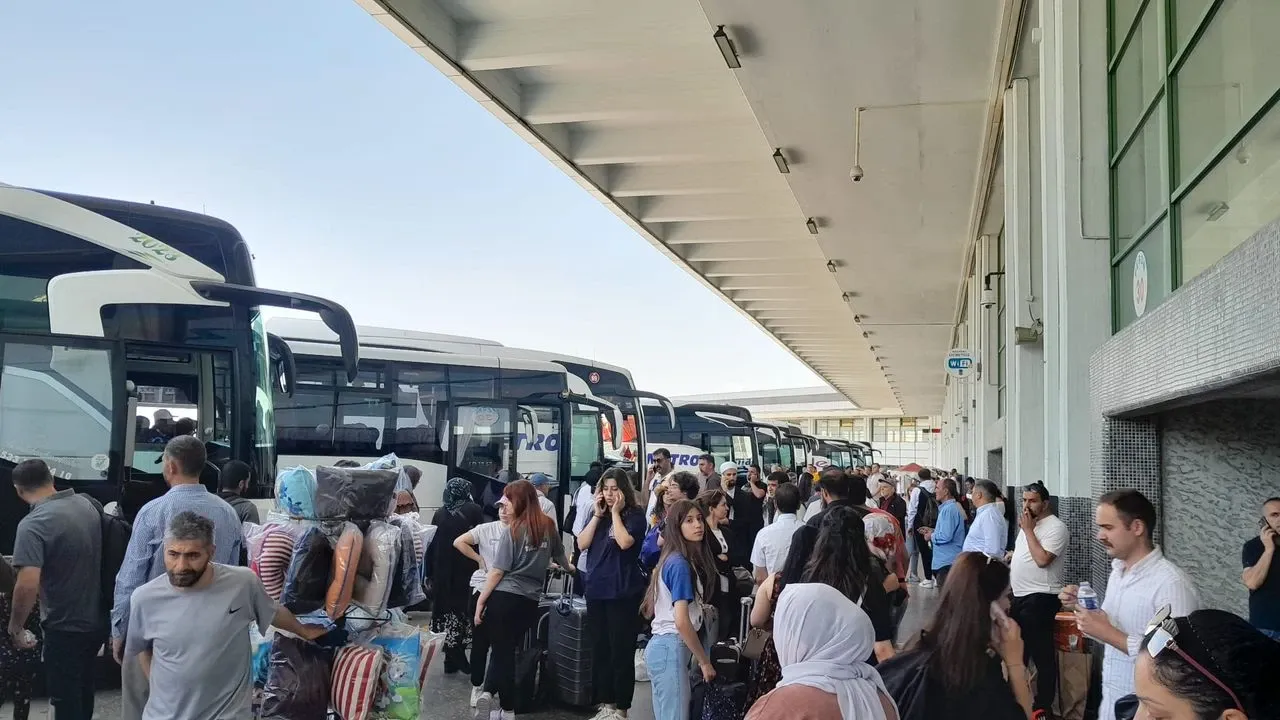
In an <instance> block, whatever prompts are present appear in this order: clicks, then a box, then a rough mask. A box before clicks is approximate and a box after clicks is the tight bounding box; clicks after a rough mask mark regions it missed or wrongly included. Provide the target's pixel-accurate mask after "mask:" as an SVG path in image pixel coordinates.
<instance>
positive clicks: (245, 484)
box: [218, 460, 262, 525]
mask: <svg viewBox="0 0 1280 720" xmlns="http://www.w3.org/2000/svg"><path fill="white" fill-rule="evenodd" d="M252 477H253V470H252V469H250V467H249V466H248V465H247V464H246V463H243V462H240V461H239V460H232V461H230V462H228V463H227V464H226V465H223V466H222V473H221V476H220V477H219V479H218V497H220V498H222V499H223V500H226V501H227V504H228V505H230V506H231V509H232V510H235V511H236V516H237V517H239V518H240V522H241V524H243V523H247V522H251V523H253V524H254V525H260V524H261V523H262V521H261V520H259V519H258V507H257V506H256V505H254V504H253V501H252V500H249V499H247V498H245V497H243V495H244V494H245V493H246V492H248V490H249V480H250V478H252Z"/></svg>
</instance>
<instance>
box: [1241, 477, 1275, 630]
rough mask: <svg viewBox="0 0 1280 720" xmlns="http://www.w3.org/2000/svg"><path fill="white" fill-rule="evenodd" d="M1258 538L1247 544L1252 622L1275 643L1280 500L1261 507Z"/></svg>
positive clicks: (1246, 582)
mask: <svg viewBox="0 0 1280 720" xmlns="http://www.w3.org/2000/svg"><path fill="white" fill-rule="evenodd" d="M1258 525H1259V527H1260V530H1259V532H1258V537H1256V538H1251V539H1250V540H1249V542H1247V543H1245V544H1244V549H1243V550H1242V552H1241V560H1243V561H1244V574H1243V576H1242V579H1243V580H1244V585H1245V587H1247V588H1249V622H1251V623H1253V626H1254V627H1256V628H1258V629H1259V630H1261V631H1262V633H1263V634H1264V635H1266V636H1267V637H1270V638H1271V639H1272V640H1280V566H1278V565H1277V561H1276V540H1277V539H1280V497H1273V498H1271V499H1269V500H1267V501H1266V502H1264V503H1262V520H1261V521H1259V523H1258Z"/></svg>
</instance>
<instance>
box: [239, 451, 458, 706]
mask: <svg viewBox="0 0 1280 720" xmlns="http://www.w3.org/2000/svg"><path fill="white" fill-rule="evenodd" d="M402 486H403V487H407V486H408V481H407V478H405V477H404V474H403V470H402V469H401V467H400V465H399V461H398V460H396V459H395V457H394V456H389V457H388V458H382V459H380V460H378V461H375V462H374V463H370V464H369V465H367V466H365V467H362V468H334V467H319V468H316V471H315V472H314V473H313V472H311V471H310V470H308V469H307V468H303V467H294V468H288V469H285V470H282V471H281V472H280V473H279V476H278V477H277V480H276V509H275V510H274V511H273V512H271V513H269V514H268V516H267V518H266V522H265V523H264V524H262V525H253V524H245V526H244V535H245V544H246V546H247V547H248V557H249V564H250V567H251V568H252V569H253V571H254V572H255V573H257V575H258V577H259V578H260V579H261V580H262V583H263V586H264V587H265V588H266V590H267V594H268V595H270V596H271V597H272V598H273V599H275V600H276V601H278V602H280V604H281V605H283V606H284V607H286V608H288V609H289V610H290V611H291V612H293V613H294V614H295V615H296V616H297V617H298V619H299V620H300V621H301V622H303V623H305V624H318V625H324V626H326V627H342V628H344V629H345V630H346V632H347V637H348V640H349V642H348V643H347V644H346V645H345V646H343V647H341V648H339V649H337V650H336V651H335V650H332V649H329V648H323V647H320V646H319V645H316V644H313V643H309V642H306V641H304V640H302V639H300V638H296V637H293V636H291V635H288V634H286V633H283V632H277V631H276V630H275V629H271V630H269V631H268V632H267V635H266V636H260V635H257V634H256V632H255V633H253V634H254V637H253V647H254V650H253V653H254V656H253V680H254V684H255V687H256V688H258V692H257V693H256V702H255V708H256V715H257V717H259V718H264V719H271V720H325V719H326V718H333V717H336V718H341V720H368V719H370V718H376V719H378V720H384V719H385V720H417V718H418V717H419V716H420V715H421V711H422V708H421V694H422V688H423V684H424V682H425V680H426V675H427V670H428V668H429V667H430V665H431V661H432V659H433V658H434V656H435V655H436V652H437V650H438V649H439V647H440V646H441V643H442V641H443V636H442V635H438V634H435V633H429V632H425V631H424V630H422V629H421V628H418V627H416V626H414V625H411V624H409V623H408V621H407V618H406V616H405V614H404V612H403V608H405V607H409V606H412V605H415V604H417V603H420V602H422V601H423V600H424V599H425V594H424V592H423V576H424V561H425V553H426V549H427V547H428V545H429V544H430V542H431V538H432V536H433V535H434V532H435V528H434V527H432V526H429V525H424V524H423V523H422V522H421V521H420V520H419V518H418V517H417V514H416V513H408V514H403V515H396V514H394V513H393V510H394V508H395V494H396V491H397V488H398V487H402Z"/></svg>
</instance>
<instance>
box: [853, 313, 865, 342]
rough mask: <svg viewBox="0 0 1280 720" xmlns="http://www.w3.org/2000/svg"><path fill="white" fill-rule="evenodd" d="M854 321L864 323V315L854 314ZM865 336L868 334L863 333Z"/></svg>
mask: <svg viewBox="0 0 1280 720" xmlns="http://www.w3.org/2000/svg"><path fill="white" fill-rule="evenodd" d="M853 321H854V322H856V323H858V324H859V325H861V324H862V316H861V315H854V316H853ZM863 336H864V337H865V336H866V333H863Z"/></svg>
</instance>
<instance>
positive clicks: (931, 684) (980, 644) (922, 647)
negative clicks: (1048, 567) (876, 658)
mask: <svg viewBox="0 0 1280 720" xmlns="http://www.w3.org/2000/svg"><path fill="white" fill-rule="evenodd" d="M1011 595H1012V590H1011V589H1010V587H1009V568H1008V566H1007V565H1005V564H1004V563H1002V562H1000V561H998V560H993V559H992V558H989V557H987V556H986V555H983V554H982V553H978V552H966V553H961V554H960V556H959V557H958V558H956V562H955V564H954V565H952V569H951V575H950V576H949V577H948V578H947V584H946V585H945V586H944V587H943V590H942V598H941V599H940V600H939V602H938V609H937V611H936V612H935V613H934V615H933V619H932V621H931V622H930V623H929V625H928V626H927V627H926V628H925V629H924V630H922V631H921V632H920V636H919V638H918V639H917V640H916V641H915V643H914V644H913V646H912V647H911V648H910V649H908V650H907V651H906V652H904V653H902V654H901V655H898V656H896V657H893V658H890V659H889V660H887V661H885V662H883V663H881V664H880V666H879V670H880V676H881V677H882V678H884V683H885V687H887V688H888V690H889V694H890V695H892V696H893V699H894V700H895V701H896V702H897V705H898V711H899V715H900V717H901V718H902V720H917V718H920V719H921V720H923V719H924V718H931V717H938V716H939V713H944V714H945V715H946V717H948V718H956V719H957V720H1031V717H1032V708H1031V684H1030V682H1029V680H1028V675H1027V667H1026V665H1024V664H1023V660H1022V652H1023V645H1022V634H1021V633H1020V631H1019V629H1018V624H1017V623H1015V622H1014V621H1013V620H1011V619H1009V615H1008V613H1009V602H1010V600H1011Z"/></svg>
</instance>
